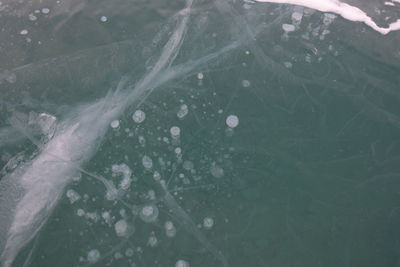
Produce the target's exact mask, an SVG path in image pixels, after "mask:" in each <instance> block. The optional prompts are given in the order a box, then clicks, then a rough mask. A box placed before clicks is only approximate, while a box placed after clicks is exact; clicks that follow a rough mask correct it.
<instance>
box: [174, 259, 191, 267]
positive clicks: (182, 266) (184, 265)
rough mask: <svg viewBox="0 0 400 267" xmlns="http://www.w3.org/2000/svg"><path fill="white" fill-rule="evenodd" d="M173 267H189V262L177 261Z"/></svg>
mask: <svg viewBox="0 0 400 267" xmlns="http://www.w3.org/2000/svg"><path fill="white" fill-rule="evenodd" d="M175 267H190V265H189V262H187V261H185V260H178V261H177V262H176V263H175Z"/></svg>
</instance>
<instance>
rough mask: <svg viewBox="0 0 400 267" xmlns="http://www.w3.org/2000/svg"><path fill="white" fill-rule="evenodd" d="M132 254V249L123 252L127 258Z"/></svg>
mask: <svg viewBox="0 0 400 267" xmlns="http://www.w3.org/2000/svg"><path fill="white" fill-rule="evenodd" d="M133 254H134V250H133V249H132V248H127V249H126V250H125V256H127V257H132V256H133Z"/></svg>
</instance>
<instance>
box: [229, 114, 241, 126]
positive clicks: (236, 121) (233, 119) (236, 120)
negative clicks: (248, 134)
mask: <svg viewBox="0 0 400 267" xmlns="http://www.w3.org/2000/svg"><path fill="white" fill-rule="evenodd" d="M226 125H228V127H229V128H235V127H236V126H238V125H239V118H238V117H237V116H236V115H229V116H228V117H227V118H226Z"/></svg>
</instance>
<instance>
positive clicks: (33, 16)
mask: <svg viewBox="0 0 400 267" xmlns="http://www.w3.org/2000/svg"><path fill="white" fill-rule="evenodd" d="M28 18H29V20H30V21H35V20H37V17H36V16H35V15H33V14H32V13H30V14H29V15H28Z"/></svg>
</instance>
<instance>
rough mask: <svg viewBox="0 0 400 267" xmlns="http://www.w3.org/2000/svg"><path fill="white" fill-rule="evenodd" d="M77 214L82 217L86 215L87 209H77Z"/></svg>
mask: <svg viewBox="0 0 400 267" xmlns="http://www.w3.org/2000/svg"><path fill="white" fill-rule="evenodd" d="M76 215H78V216H79V217H82V216H83V215H85V211H84V210H83V209H78V210H77V211H76Z"/></svg>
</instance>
